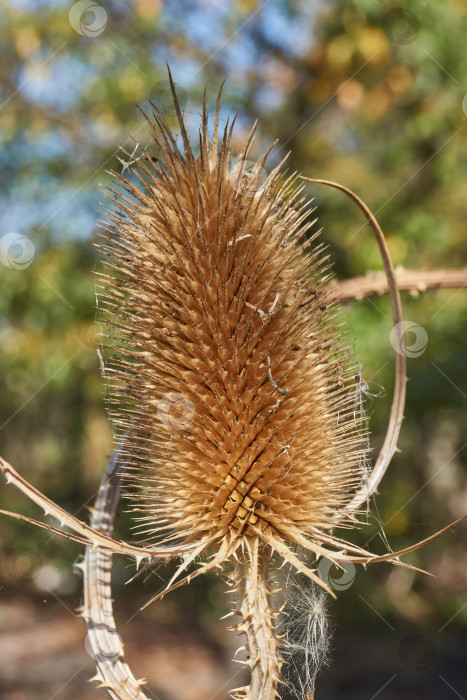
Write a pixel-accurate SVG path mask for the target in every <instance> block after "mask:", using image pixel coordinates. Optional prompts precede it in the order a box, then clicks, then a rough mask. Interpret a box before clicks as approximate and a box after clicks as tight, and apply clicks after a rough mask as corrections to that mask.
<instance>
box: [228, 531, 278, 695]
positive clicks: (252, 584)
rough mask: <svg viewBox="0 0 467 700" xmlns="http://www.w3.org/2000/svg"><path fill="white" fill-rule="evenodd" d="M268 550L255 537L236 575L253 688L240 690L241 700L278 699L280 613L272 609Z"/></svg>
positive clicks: (239, 561)
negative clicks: (277, 623)
mask: <svg viewBox="0 0 467 700" xmlns="http://www.w3.org/2000/svg"><path fill="white" fill-rule="evenodd" d="M264 550H265V547H264V546H261V545H260V544H259V541H258V538H251V539H250V540H249V541H248V545H247V547H246V551H245V550H243V551H242V552H241V553H239V554H238V563H237V564H236V567H235V571H234V575H233V578H234V582H235V585H236V588H237V591H238V595H239V603H240V606H239V607H240V609H239V613H240V614H241V616H242V621H241V622H240V624H239V625H238V626H237V627H236V628H235V629H236V630H238V631H241V632H244V633H245V635H246V638H247V643H246V648H247V651H248V660H247V662H246V664H247V665H248V667H249V668H250V672H251V678H250V684H249V686H246V687H243V688H238V689H237V690H236V691H235V693H234V697H235V698H238V699H239V700H240V699H241V700H266V699H267V700H273V698H275V697H278V694H277V683H278V680H279V674H280V669H281V666H282V657H281V654H280V652H279V640H278V637H277V632H276V628H275V618H276V616H277V613H278V611H275V610H273V609H272V607H271V590H270V581H269V572H270V556H269V555H268V554H266V552H265V551H264Z"/></svg>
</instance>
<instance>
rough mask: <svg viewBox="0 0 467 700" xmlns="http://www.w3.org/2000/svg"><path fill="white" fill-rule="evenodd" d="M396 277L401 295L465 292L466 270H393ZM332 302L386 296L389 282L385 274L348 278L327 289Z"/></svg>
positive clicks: (466, 285)
mask: <svg viewBox="0 0 467 700" xmlns="http://www.w3.org/2000/svg"><path fill="white" fill-rule="evenodd" d="M395 277H396V281H397V287H398V289H399V291H400V292H410V293H411V294H418V293H420V292H425V291H427V290H428V289H458V290H461V289H466V288H467V268H464V269H462V268H459V269H457V270H404V269H403V268H396V270H395ZM328 290H329V291H330V292H331V294H332V300H335V301H340V302H341V303H345V302H347V301H352V300H357V301H358V300H360V299H363V298H364V297H370V296H375V295H382V294H387V292H388V291H389V285H388V280H387V277H386V275H385V273H384V272H374V273H372V274H371V275H362V276H360V277H351V278H350V279H347V280H342V282H333V283H331V284H330V285H329V286H328Z"/></svg>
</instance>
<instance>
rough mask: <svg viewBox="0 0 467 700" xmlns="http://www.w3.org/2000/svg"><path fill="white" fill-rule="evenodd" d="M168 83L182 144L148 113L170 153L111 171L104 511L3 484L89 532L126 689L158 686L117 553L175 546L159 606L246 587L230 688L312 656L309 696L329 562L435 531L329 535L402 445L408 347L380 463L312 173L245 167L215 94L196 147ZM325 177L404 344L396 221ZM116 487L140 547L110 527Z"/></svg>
mask: <svg viewBox="0 0 467 700" xmlns="http://www.w3.org/2000/svg"><path fill="white" fill-rule="evenodd" d="M170 79H171V78H170ZM171 84H172V82H171ZM172 90H173V96H174V104H175V109H176V113H177V117H178V122H179V127H180V133H181V139H182V144H183V145H182V146H179V144H178V142H177V140H176V138H175V136H174V135H173V134H172V132H171V130H170V128H169V126H168V125H167V123H166V121H165V119H164V118H163V116H162V114H161V113H160V112H159V111H158V110H157V109H156V108H154V119H153V121H151V120H149V119H148V123H149V126H150V128H151V132H152V136H153V138H154V141H155V143H156V144H157V146H158V148H159V151H160V159H159V158H158V159H155V158H153V157H152V156H150V155H149V154H148V153H146V152H143V154H142V157H141V158H139V159H138V160H134V161H133V167H132V170H133V171H134V173H135V175H136V177H137V178H138V180H139V182H138V183H137V184H135V183H134V182H133V181H132V180H131V179H129V178H126V177H124V176H123V175H116V177H117V180H118V182H119V183H120V185H121V188H122V190H123V191H122V192H112V191H111V192H110V194H109V197H110V199H111V202H112V204H111V207H110V209H109V211H108V212H107V224H106V225H105V227H104V232H103V234H102V237H103V241H102V244H101V248H102V250H103V253H104V254H105V257H106V260H107V262H106V271H105V272H104V273H103V274H102V275H101V276H100V281H101V291H100V294H99V307H100V309H101V312H102V314H103V318H104V320H105V323H106V325H107V328H108V331H107V336H106V341H105V348H104V351H103V355H102V357H101V359H102V366H103V371H104V374H105V377H106V381H107V387H108V392H109V413H110V418H111V421H112V425H113V427H114V431H115V439H116V440H117V441H118V443H119V446H118V448H117V450H116V452H115V455H114V457H113V460H112V463H111V465H110V467H109V470H108V471H107V473H106V475H105V477H104V480H103V484H102V487H101V491H100V494H99V497H98V501H97V503H96V509H95V512H94V514H93V517H92V521H91V524H90V525H87V524H85V523H83V522H81V521H79V520H78V519H76V518H74V517H72V516H70V515H69V514H67V513H65V512H64V511H62V510H61V509H60V508H59V507H58V506H56V504H54V503H53V502H51V501H50V500H49V499H47V498H46V497H45V496H43V495H42V494H40V493H39V492H38V491H37V490H36V489H34V487H32V486H31V485H29V484H28V483H27V482H26V481H25V480H24V479H22V478H21V477H20V476H19V474H18V473H17V472H16V471H15V470H14V469H13V467H11V466H10V465H9V464H8V463H7V462H5V461H4V460H2V461H1V466H2V469H3V471H4V473H5V475H6V477H7V480H10V481H12V482H13V483H14V484H15V485H16V486H17V487H18V488H20V489H21V490H22V491H24V492H25V493H26V494H27V495H28V496H29V497H30V498H31V499H32V500H34V501H35V502H36V503H38V504H39V505H41V506H42V507H43V508H44V510H45V511H46V513H48V514H50V515H52V516H54V517H56V518H58V520H59V521H60V522H61V523H62V524H64V525H66V526H68V527H69V528H70V529H71V531H72V534H69V533H68V534H65V533H63V532H62V531H61V530H60V529H58V528H54V527H52V526H50V525H48V524H42V523H39V522H37V521H34V520H31V519H29V518H26V517H24V516H18V515H15V514H11V513H10V515H14V517H19V518H21V519H23V520H26V521H28V522H34V523H36V524H38V525H41V526H42V527H46V528H47V529H49V530H52V531H53V532H59V533H60V534H65V536H67V537H69V538H71V539H74V540H77V541H79V542H82V543H84V544H86V545H88V550H87V554H86V558H85V560H84V562H83V563H82V564H81V568H82V569H83V571H84V572H85V574H86V575H85V600H84V607H83V610H82V615H83V617H84V618H85V619H86V622H87V624H88V629H89V636H90V641H91V647H92V648H93V650H94V652H95V655H96V661H97V664H98V676H97V678H98V679H99V680H100V682H101V684H103V685H104V686H105V687H107V688H108V690H109V693H110V695H111V696H112V697H115V698H136V699H138V700H141V699H142V698H144V697H145V696H144V693H143V691H142V690H141V682H140V681H137V680H136V679H134V677H133V676H132V674H131V671H130V670H129V668H128V667H127V666H126V664H125V662H124V660H123V648H122V646H121V643H120V638H119V636H118V634H117V632H116V628H115V623H114V620H113V613H112V607H111V602H110V566H111V554H112V553H121V554H127V555H130V556H133V557H135V558H136V559H137V561H138V563H140V562H141V561H142V560H145V561H147V565H148V566H153V565H158V564H160V563H161V562H166V561H169V560H171V559H174V558H178V559H180V560H181V563H180V565H179V567H178V569H177V571H176V573H175V575H174V576H173V578H172V579H171V580H170V581H169V582H168V584H167V586H166V587H165V588H164V590H163V591H162V592H159V593H158V594H156V595H154V597H153V598H152V599H151V601H150V602H153V601H155V600H156V599H158V598H160V597H162V596H163V595H165V594H166V593H168V592H169V591H171V590H173V589H174V588H177V587H179V586H181V585H183V584H184V583H186V582H189V581H190V580H191V579H193V578H195V577H197V576H200V575H201V574H204V573H207V572H209V571H213V570H221V571H223V572H225V574H226V578H227V580H228V581H229V584H230V585H231V586H232V587H234V588H235V589H236V592H237V597H238V605H237V607H236V609H235V613H236V614H237V615H239V616H240V622H239V623H238V625H236V627H235V629H237V630H238V631H240V632H242V633H243V634H244V636H245V637H246V648H247V651H248V659H247V660H246V661H245V663H247V664H248V666H249V668H250V672H251V679H250V683H249V685H248V686H247V687H244V688H240V689H237V690H236V691H233V692H234V696H235V697H237V698H248V700H260V699H261V700H273V698H276V697H280V696H281V694H282V692H283V689H284V688H286V687H287V685H289V686H290V684H291V679H295V675H294V673H293V668H294V667H295V668H297V663H298V664H299V665H300V666H301V665H303V663H304V660H306V661H307V664H306V669H305V671H304V673H303V674H302V675H301V676H300V678H298V679H295V680H294V681H293V683H292V685H294V684H295V690H296V692H298V696H299V697H303V698H311V697H312V693H313V692H314V678H315V675H316V670H317V668H318V666H319V664H320V662H321V657H322V654H320V651H323V653H324V651H325V649H326V626H325V622H324V616H323V605H324V604H323V595H324V593H323V589H324V590H325V591H327V592H328V593H331V594H332V595H333V593H332V590H331V589H330V588H329V587H328V586H327V584H326V583H325V582H324V581H323V580H322V579H321V578H320V577H319V575H318V573H317V570H316V567H317V561H318V559H319V558H320V557H327V558H328V559H330V560H331V561H332V562H334V563H335V564H336V565H339V564H342V563H346V562H351V563H362V564H364V565H367V564H370V563H374V562H378V561H390V562H392V563H395V564H398V565H401V566H408V564H404V563H402V562H401V561H400V559H399V557H400V556H401V555H402V554H405V553H408V552H410V551H413V549H415V548H416V547H418V546H421V544H423V543H419V544H418V545H414V546H413V547H410V548H408V549H406V550H404V551H402V552H397V553H393V552H389V553H388V554H385V555H382V556H378V555H375V554H372V553H370V552H367V551H365V550H363V549H361V548H360V547H357V546H355V545H353V544H350V543H349V542H347V541H345V540H343V539H340V538H339V537H337V536H336V535H335V534H334V530H335V528H336V527H337V526H339V527H347V528H350V527H355V526H357V525H358V513H359V511H360V509H361V508H362V506H363V505H364V504H365V503H366V502H367V500H368V498H369V497H370V496H371V495H372V494H373V493H374V492H375V490H376V488H377V486H378V484H379V482H380V480H381V478H382V476H383V475H384V472H385V470H386V467H387V465H388V463H389V461H390V459H391V457H392V455H393V454H394V451H395V449H396V443H397V437H398V434H399V430H400V425H401V421H402V414H403V409H404V399H405V357H404V354H403V353H399V354H397V355H396V384H395V391H394V399H393V405H392V409H391V417H390V421H389V426H388V431H387V435H386V438H385V441H384V444H383V448H382V450H381V453H380V455H379V456H378V458H377V460H376V462H375V466H374V467H373V469H372V470H369V468H368V439H367V425H366V419H365V415H364V412H363V410H362V405H361V402H360V400H356V395H357V394H358V385H357V384H356V381H357V380H356V377H357V376H358V372H359V370H358V368H357V365H356V363H355V361H354V359H353V357H352V354H351V352H350V341H349V339H348V334H347V331H346V329H345V324H344V321H343V318H342V316H341V315H340V313H339V307H338V304H337V303H336V298H337V295H336V292H335V290H333V288H332V286H330V271H329V266H328V263H327V259H326V257H325V255H324V251H323V247H322V246H320V245H319V244H318V243H317V240H316V238H317V235H316V234H312V233H311V227H312V225H313V224H312V223H311V222H310V221H309V208H308V206H309V205H308V202H307V201H306V199H305V198H304V197H302V189H301V188H302V185H300V182H299V177H298V176H297V175H290V176H286V175H285V174H284V173H283V172H282V170H281V166H282V165H283V164H282V163H281V164H280V165H279V166H277V167H276V168H274V169H273V170H272V172H271V173H270V174H269V175H268V176H267V178H266V180H265V181H264V182H262V181H261V179H260V174H261V173H262V172H263V168H264V164H265V162H266V158H267V155H268V154H266V155H265V156H264V158H262V159H261V160H259V161H258V163H257V164H256V166H255V167H254V168H253V169H252V170H251V171H250V172H247V171H246V169H245V163H246V162H247V157H248V154H249V150H250V147H251V142H252V139H253V135H254V129H253V130H252V132H251V133H250V135H249V137H248V139H247V142H246V145H245V148H244V150H243V152H242V154H241V156H240V157H239V158H238V159H237V160H235V161H234V162H233V165H232V153H231V141H232V133H233V126H234V123H233V122H232V123H231V124H230V125H229V124H227V125H226V127H225V129H224V131H223V133H222V134H221V136H220V138H219V136H218V122H219V106H220V94H219V98H218V101H217V109H216V115H215V123H214V135H213V137H212V141H211V142H210V141H209V137H208V117H207V112H206V106H205V105H204V107H203V119H202V129H201V133H200V139H199V146H198V150H197V152H195V151H194V150H193V148H192V145H191V144H190V141H189V138H188V135H187V133H186V130H185V126H184V122H183V117H182V114H181V111H180V108H179V105H178V102H177V98H176V94H175V90H174V87H173V84H172ZM234 121H235V120H234ZM127 155H128V156H129V155H130V154H127ZM314 182H323V181H316V180H315V181H314ZM325 184H329V185H332V186H334V187H338V188H339V189H341V190H343V191H344V192H346V193H347V194H348V195H349V196H351V197H352V199H354V201H355V202H356V203H357V204H358V206H360V208H361V209H362V211H363V212H364V213H365V216H366V217H367V219H368V221H369V223H370V225H371V227H372V230H373V232H374V234H375V236H376V239H377V241H378V244H379V247H380V251H381V255H382V259H383V263H384V267H385V271H386V277H387V286H388V289H389V291H390V296H391V303H392V308H393V318H394V323H395V324H396V325H395V328H396V333H398V334H399V336H398V342H399V343H400V346H401V347H402V345H403V337H402V330H401V325H402V320H403V318H402V308H401V302H400V297H399V290H398V287H397V282H396V278H395V275H394V270H393V267H392V263H391V259H390V256H389V254H388V251H387V247H386V244H385V241H384V236H383V234H382V232H381V230H380V228H379V226H378V224H377V222H376V220H375V218H374V217H373V216H372V214H371V212H369V210H368V209H367V207H366V206H365V205H364V204H363V202H362V201H361V200H360V199H359V198H358V197H356V195H354V194H353V193H352V192H350V191H349V190H346V188H344V187H342V186H340V185H337V184H336V183H325ZM313 223H314V222H313ZM356 389H357V394H356ZM118 467H120V468H119V469H118ZM121 483H123V484H124V485H125V490H126V495H127V497H128V498H129V499H130V500H131V502H132V504H133V509H134V512H135V521H136V523H137V524H136V526H135V528H136V530H137V531H139V533H140V544H139V545H131V544H127V543H125V542H118V541H116V540H114V539H113V538H112V530H113V519H114V517H115V510H116V504H117V502H118V498H119V492H120V485H121ZM449 527H450V526H449ZM445 529H447V528H445ZM442 532H444V530H443V531H442ZM437 534H439V533H437ZM435 536H437V535H433V537H435ZM433 537H432V538H429V539H428V540H426V541H429V540H431V539H433ZM195 562H197V563H198V568H196V569H194V570H193V569H192V565H193V564H194V563H195ZM284 563H285V564H286V565H287V566H288V567H292V568H293V570H295V571H296V572H297V574H296V575H295V579H294V581H295V582H294V583H293V584H292V583H290V581H289V582H288V585H287V586H286V594H287V595H285V597H284V603H283V604H284V606H285V607H284V609H283V610H282V609H281V608H277V606H275V604H274V596H275V595H276V593H275V591H274V589H275V588H277V586H278V583H277V580H276V571H275V570H276V569H277V567H278V566H280V565H283V564H284ZM291 575H292V574H290V576H291ZM303 579H311V582H312V583H311V584H310V585H311V588H310V586H308V588H307V589H306V590H305V588H304V585H303ZM279 587H282V588H283V587H284V584H283V585H282V586H279ZM307 591H308V592H307ZM320 591H321V592H320ZM288 594H290V595H288ZM291 598H295V599H297V600H298V602H295V603H294V602H293V600H291ZM148 604H149V603H148ZM292 611H295V616H294V623H293V624H291V625H288V624H287V622H285V623H284V620H286V619H287V617H288V618H290V619H292V617H293V616H292V615H291V612H292ZM297 615H298V617H299V618H300V619H301V620H302V624H301V628H300V629H301V631H300V632H299V633H297V628H296V625H295V622H296V619H297ZM281 620H282V621H281ZM297 653H298V656H297ZM308 662H309V664H308ZM294 665H295V666H294ZM291 669H292V671H291Z"/></svg>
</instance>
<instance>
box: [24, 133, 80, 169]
mask: <svg viewBox="0 0 467 700" xmlns="http://www.w3.org/2000/svg"><path fill="white" fill-rule="evenodd" d="M26 147H27V148H28V149H29V155H30V157H31V159H34V160H36V159H40V160H43V161H47V160H54V159H56V158H62V157H63V156H66V155H69V154H70V152H71V151H72V149H73V144H72V142H71V139H70V137H69V135H68V134H67V133H66V132H65V131H64V130H63V129H53V130H52V129H50V130H49V131H46V132H44V133H42V134H40V135H39V136H37V137H35V138H29V139H27V141H26Z"/></svg>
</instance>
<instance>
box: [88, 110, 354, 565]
mask: <svg viewBox="0 0 467 700" xmlns="http://www.w3.org/2000/svg"><path fill="white" fill-rule="evenodd" d="M175 100H176V97H175ZM177 112H178V115H179V123H180V129H181V134H182V138H183V142H184V149H183V152H182V151H181V150H180V149H179V147H178V145H177V142H176V140H175V138H174V137H173V135H172V133H171V131H170V129H169V127H168V125H167V124H166V122H165V120H164V119H163V117H162V115H161V114H160V113H159V112H157V110H156V111H155V113H154V123H152V122H150V125H151V130H152V134H153V137H154V140H155V142H156V143H157V145H158V147H159V150H160V152H161V159H160V161H159V159H158V161H157V162H154V161H151V160H149V159H140V160H139V161H137V162H135V165H134V167H135V172H136V173H137V175H138V178H139V180H140V182H139V184H138V186H136V185H135V184H133V183H132V182H131V181H130V180H128V179H126V178H124V177H123V176H118V180H119V182H120V183H121V185H122V186H123V188H124V189H125V190H126V192H127V196H126V197H117V196H115V197H112V199H113V207H114V208H113V210H112V213H111V214H110V216H109V219H110V225H109V226H107V227H106V232H105V233H104V234H103V236H104V238H105V239H106V242H105V244H104V245H103V248H104V250H105V252H106V253H107V255H110V256H111V260H112V262H111V264H110V268H111V269H109V270H108V272H107V273H106V274H105V275H103V277H102V281H103V285H104V291H103V292H102V295H101V302H100V306H101V307H104V308H105V309H106V311H107V324H108V327H109V329H110V330H109V337H110V338H111V342H110V343H109V349H108V350H107V377H108V384H109V388H110V395H111V399H110V407H111V415H112V420H113V422H114V425H115V426H117V427H118V431H119V432H120V433H121V432H125V431H127V432H128V435H129V437H128V441H127V447H126V450H127V452H128V453H132V454H138V459H137V460H136V461H135V463H134V464H133V469H132V472H131V476H130V478H129V484H130V485H131V486H132V487H134V489H135V490H136V492H135V493H134V496H133V498H134V501H135V503H137V508H138V510H140V509H141V508H142V509H143V510H144V515H143V516H140V519H141V524H140V530H141V532H142V534H143V535H144V537H145V539H146V540H148V539H154V540H155V541H157V543H159V544H160V543H161V542H163V543H174V542H177V543H179V542H183V543H184V544H190V543H192V544H193V552H196V554H199V553H201V552H203V551H205V550H206V549H207V547H208V546H211V547H214V549H215V551H217V552H218V553H219V556H218V557H217V558H215V560H216V563H219V562H221V561H225V560H226V559H228V558H229V557H231V556H232V554H233V553H234V552H235V551H236V549H237V548H238V547H239V546H240V545H241V544H242V542H244V541H245V538H259V540H260V541H261V542H262V543H263V544H270V545H272V546H273V547H274V548H276V549H277V550H278V551H279V552H280V553H281V555H282V556H287V552H288V551H289V550H288V545H289V544H301V545H303V544H304V542H306V543H307V544H308V545H309V546H311V548H312V550H313V551H314V552H315V553H319V552H320V550H319V547H317V548H314V547H313V546H312V543H313V542H319V543H323V542H327V541H328V535H329V533H330V531H331V530H332V529H333V527H334V526H335V523H336V514H339V513H341V512H342V509H343V508H344V507H345V505H346V504H348V503H349V501H350V499H351V496H352V493H353V492H354V490H355V488H356V487H357V486H359V485H360V484H361V481H362V477H363V465H364V463H365V458H366V454H365V452H366V442H365V440H364V437H365V422H364V419H363V416H362V412H361V409H360V405H359V403H358V402H357V401H356V400H355V374H356V372H357V370H356V369H355V366H354V363H353V362H352V359H351V356H350V354H349V351H348V347H347V336H346V333H345V328H344V324H343V320H342V318H341V317H340V315H339V313H338V309H337V307H336V305H335V304H333V303H331V302H330V300H329V295H328V292H325V291H324V285H325V283H326V282H327V281H328V280H329V276H330V275H329V269H328V265H327V262H326V258H325V257H324V255H323V249H322V247H321V246H319V245H318V244H317V241H316V235H310V228H311V223H310V222H309V220H308V218H309V217H308V202H306V201H305V200H304V199H303V198H300V189H297V187H296V177H295V176H291V177H286V176H285V175H284V174H283V173H281V171H280V169H279V168H276V169H274V170H273V171H272V172H271V173H270V174H269V175H268V176H267V177H266V178H264V172H265V162H266V159H265V158H263V159H261V160H260V161H258V163H257V164H256V165H255V166H254V167H252V168H250V169H249V171H248V172H246V171H245V163H246V162H247V156H248V151H249V148H250V144H251V140H252V138H253V132H252V133H251V134H250V137H249V138H248V142H247V144H246V146H245V149H244V152H243V154H242V155H241V157H240V158H239V159H236V161H235V162H234V164H233V165H232V160H233V159H232V153H231V149H230V144H231V137H232V127H233V125H231V126H230V127H229V125H227V126H226V127H225V130H224V132H223V134H222V138H221V139H220V145H219V146H218V137H217V124H218V117H219V102H218V107H217V112H216V126H215V134H214V138H213V141H212V143H211V144H210V143H209V142H208V133H207V132H208V130H207V115H206V112H204V116H203V125H202V129H201V133H200V145H199V152H198V153H196V154H195V153H194V152H193V150H192V148H191V145H190V143H189V142H188V138H187V135H186V131H185V128H184V124H183V119H182V115H181V114H180V111H179V109H178V106H177ZM248 162H249V161H248ZM260 175H261V176H262V177H260ZM276 544H277V545H278V546H276ZM291 557H292V559H289V560H290V561H292V560H294V561H295V558H294V557H293V555H292V553H291ZM295 563H296V562H295Z"/></svg>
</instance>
